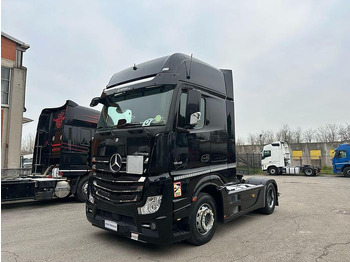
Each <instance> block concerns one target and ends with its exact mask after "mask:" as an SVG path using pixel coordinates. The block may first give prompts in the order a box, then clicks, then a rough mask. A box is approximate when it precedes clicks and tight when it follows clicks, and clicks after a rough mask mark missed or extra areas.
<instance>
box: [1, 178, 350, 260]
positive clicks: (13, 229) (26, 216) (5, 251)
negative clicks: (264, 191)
mask: <svg viewBox="0 0 350 262" xmlns="http://www.w3.org/2000/svg"><path fill="white" fill-rule="evenodd" d="M274 178H275V179H276V180H277V182H278V186H279V192H281V196H280V206H279V207H276V210H275V212H274V213H273V214H272V215H262V214H258V213H249V214H247V215H245V216H243V217H240V218H238V219H236V220H233V221H231V222H230V223H228V224H226V225H222V224H219V226H218V227H217V231H216V233H215V235H214V237H213V239H212V240H211V241H210V242H209V243H208V244H206V245H203V246H200V247H196V246H192V245H190V244H188V243H186V242H185V243H177V244H174V245H170V246H154V245H147V244H143V243H140V242H136V241H133V240H130V239H126V238H123V237H120V236H117V235H115V234H113V233H110V232H107V231H104V230H102V229H98V228H95V227H93V226H91V225H90V223H89V222H88V221H87V220H86V218H85V211H84V207H85V205H84V204H81V203H76V202H75V201H74V199H73V198H72V199H68V200H65V201H59V200H52V201H49V202H41V203H39V202H31V203H15V204H14V203H12V204H3V205H2V218H1V219H2V225H1V230H2V232H1V254H2V259H1V260H2V261H128V262H130V261H181V262H184V261H350V179H348V178H345V177H342V176H335V175H332V176H321V177H304V176H276V177H274Z"/></svg>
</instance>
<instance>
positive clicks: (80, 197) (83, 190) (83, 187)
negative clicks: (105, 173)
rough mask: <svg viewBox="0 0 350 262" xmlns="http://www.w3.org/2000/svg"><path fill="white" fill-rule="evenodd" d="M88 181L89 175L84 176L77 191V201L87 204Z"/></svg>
mask: <svg viewBox="0 0 350 262" xmlns="http://www.w3.org/2000/svg"><path fill="white" fill-rule="evenodd" d="M88 181H89V176H88V175H85V176H82V177H80V179H79V183H78V187H77V191H76V193H75V199H76V200H77V201H79V202H86V198H87V195H86V194H87V186H88Z"/></svg>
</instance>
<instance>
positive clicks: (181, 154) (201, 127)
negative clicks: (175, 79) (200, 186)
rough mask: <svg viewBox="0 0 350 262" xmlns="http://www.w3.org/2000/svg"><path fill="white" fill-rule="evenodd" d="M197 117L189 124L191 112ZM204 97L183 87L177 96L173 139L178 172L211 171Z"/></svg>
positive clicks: (191, 89)
mask: <svg viewBox="0 0 350 262" xmlns="http://www.w3.org/2000/svg"><path fill="white" fill-rule="evenodd" d="M198 112H199V113H200V119H199V121H198V123H196V124H195V125H193V124H192V125H191V123H190V121H191V115H193V114H194V113H198ZM206 123H207V112H206V96H205V94H204V93H203V92H201V91H199V90H197V89H194V88H190V87H184V88H182V90H181V93H180V96H179V106H178V119H177V128H176V138H175V150H174V151H175V155H174V169H175V171H176V173H179V174H190V173H191V174H195V173H198V172H200V173H205V172H208V173H209V172H210V131H209V128H208V126H207V124H206Z"/></svg>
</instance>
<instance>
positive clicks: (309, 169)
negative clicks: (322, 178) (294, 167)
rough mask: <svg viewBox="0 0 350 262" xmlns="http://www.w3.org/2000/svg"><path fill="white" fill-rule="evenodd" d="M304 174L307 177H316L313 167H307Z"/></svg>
mask: <svg viewBox="0 0 350 262" xmlns="http://www.w3.org/2000/svg"><path fill="white" fill-rule="evenodd" d="M304 174H305V176H313V175H315V174H314V170H313V169H312V168H311V167H306V168H305V169H304Z"/></svg>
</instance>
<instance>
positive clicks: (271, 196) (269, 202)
mask: <svg viewBox="0 0 350 262" xmlns="http://www.w3.org/2000/svg"><path fill="white" fill-rule="evenodd" d="M274 203H275V194H274V191H273V189H272V188H269V190H268V191H267V205H268V207H269V208H272V207H273V205H274Z"/></svg>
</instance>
